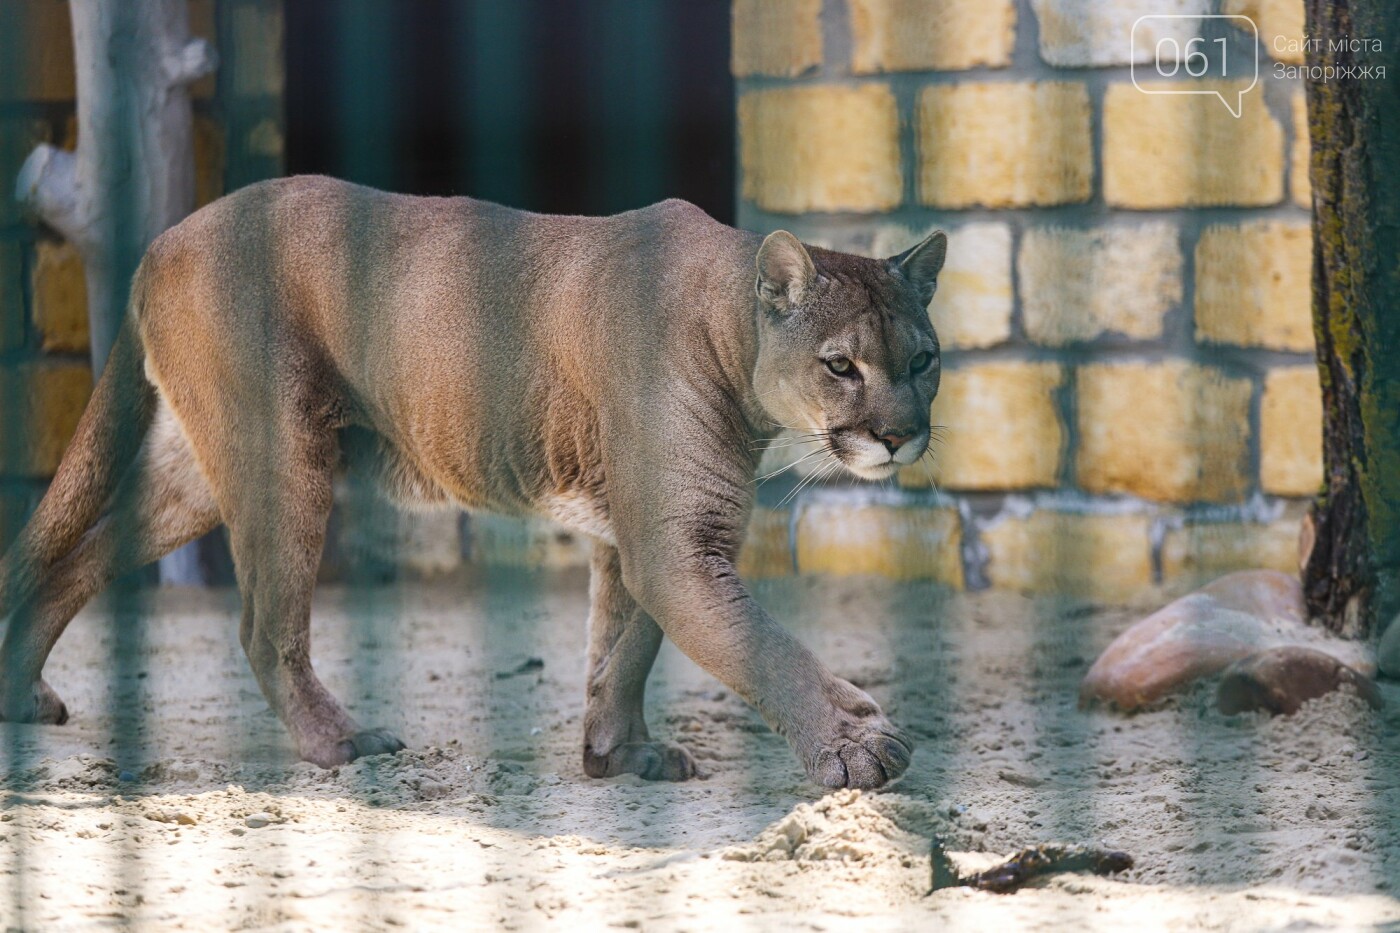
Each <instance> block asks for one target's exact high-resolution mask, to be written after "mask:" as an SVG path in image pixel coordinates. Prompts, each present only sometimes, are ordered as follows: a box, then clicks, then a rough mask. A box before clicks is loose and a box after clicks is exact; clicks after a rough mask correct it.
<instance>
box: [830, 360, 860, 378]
mask: <svg viewBox="0 0 1400 933" xmlns="http://www.w3.org/2000/svg"><path fill="white" fill-rule="evenodd" d="M826 368H827V369H829V370H831V371H832V372H833V373H835V374H836V375H838V376H851V375H854V374H855V371H856V367H855V365H854V364H853V363H852V362H851V361H850V360H848V359H846V358H845V357H844V356H833V357H831V358H829V359H827V360H826Z"/></svg>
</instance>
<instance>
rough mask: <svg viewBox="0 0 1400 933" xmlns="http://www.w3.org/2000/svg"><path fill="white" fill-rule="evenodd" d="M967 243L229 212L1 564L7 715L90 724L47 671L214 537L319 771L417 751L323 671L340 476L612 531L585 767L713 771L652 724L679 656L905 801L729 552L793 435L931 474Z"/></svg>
mask: <svg viewBox="0 0 1400 933" xmlns="http://www.w3.org/2000/svg"><path fill="white" fill-rule="evenodd" d="M944 242H945V240H944V238H943V237H942V234H935V235H934V236H932V237H930V238H929V239H928V240H926V241H925V242H924V243H922V244H920V245H919V246H917V247H915V248H914V249H913V250H910V251H909V252H908V253H905V254H902V255H901V256H898V257H894V258H893V259H890V260H886V261H877V260H867V259H860V258H857V257H854V256H847V255H843V254H840V253H831V252H827V251H823V250H808V249H806V248H805V247H803V246H802V245H801V244H799V243H798V242H797V241H796V239H795V238H793V237H791V235H789V234H782V233H780V234H774V235H773V236H772V237H769V238H768V239H767V240H766V241H763V242H760V239H759V238H758V237H755V236H753V235H751V234H747V233H743V232H740V231H737V230H733V229H731V228H729V227H725V226H723V225H721V224H718V223H716V222H715V221H713V220H711V219H710V218H709V217H707V216H705V214H704V213H703V212H701V211H699V210H698V209H697V208H695V207H693V206H691V205H688V204H685V203H683V202H679V201H668V202H665V203H663V204H659V205H655V206H653V207H649V208H646V209H643V210H640V211H633V212H631V213H628V214H622V215H618V216H616V217H607V218H585V217H554V216H542V215H533V214H526V213H522V212H518V211H513V210H509V209H507V208H503V207H499V206H496V205H492V204H486V203H483V202H478V201H473V200H470V199H467V198H453V199H433V198H414V197H406V196H401V195H392V194H385V193H382V192H377V191H372V190H369V189H365V188H359V187H355V186H353V185H349V184H345V183H342V182H337V181H333V180H330V179H325V178H310V177H308V178H292V179H284V180H281V181H275V182H268V183H264V184H259V185H254V186H251V187H249V188H245V189H243V190H242V191H240V192H238V193H237V194H234V195H231V196H229V197H227V198H224V199H222V200H220V201H218V202H216V203H215V204H213V205H211V206H209V207H207V208H205V209H204V210H201V211H200V212H198V213H197V214H195V215H193V216H191V217H190V218H189V219H187V220H185V221H184V222H183V223H181V224H180V225H179V226H177V227H175V228H174V229H172V230H170V231H168V232H167V233H165V234H164V235H163V236H161V237H160V238H159V239H158V240H157V241H156V242H155V243H154V244H153V245H152V246H151V248H150V250H149V251H148V253H147V255H146V258H145V260H144V262H143V263H142V269H141V271H140V273H139V274H138V278H137V284H136V286H135V288H134V290H133V299H132V306H131V313H130V317H129V320H128V322H127V326H126V328H125V329H124V331H123V334H122V336H121V338H120V339H119V341H118V345H117V348H116V350H115V351H114V354H113V358H112V361H111V363H110V365H109V367H108V369H107V371H106V372H105V373H104V375H103V377H102V380H101V381H100V384H99V387H98V389H97V391H96V393H95V395H94V400H93V402H92V405H91V406H90V408H89V410H88V412H87V413H86V414H85V415H84V418H83V420H82V422H81V424H80V427H79V429H78V433H77V435H76V437H75V439H74V442H73V444H72V446H71V448H70V450H69V451H68V453H67V455H66V456H65V458H64V461H63V464H62V466H61V467H60V470H59V473H58V476H57V477H56V478H55V481H54V484H53V487H52V489H51V491H50V493H49V495H48V496H47V497H46V498H45V500H44V502H43V503H42V504H41V505H40V507H39V509H38V511H37V512H36V515H35V517H34V520H33V521H32V523H31V525H30V526H29V527H28V528H27V529H26V530H25V532H24V533H23V534H22V535H21V537H20V539H19V541H18V542H17V543H16V545H15V546H14V548H13V549H12V550H11V552H10V554H8V555H7V556H6V559H5V561H4V563H3V565H0V612H3V613H6V614H9V615H10V616H11V622H10V625H9V628H8V630H7V632H6V637H5V641H4V645H3V647H0V677H2V678H3V681H2V682H0V718H5V719H10V720H22V721H40V722H57V721H62V720H63V719H64V718H66V716H67V711H66V709H65V708H64V706H63V704H62V703H61V701H59V700H58V698H57V696H56V695H55V694H54V693H53V691H52V690H50V689H49V687H48V685H47V684H45V683H44V682H43V680H42V679H41V676H40V675H41V671H42V668H43V665H44V661H45V659H46V658H47V656H48V653H49V650H50V649H51V648H52V646H53V644H54V642H55V641H56V640H57V638H58V636H59V635H60V634H61V633H62V631H63V628H64V627H65V626H66V625H67V623H68V621H69V619H71V618H72V615H73V614H74V613H75V612H76V611H77V610H78V609H79V608H80V607H81V606H82V604H83V603H84V602H86V601H87V599H89V598H90V597H91V596H92V595H93V594H94V593H95V592H97V590H99V589H100V588H101V587H102V586H103V585H105V584H106V583H107V582H108V581H110V580H111V579H112V578H113V577H114V576H116V575H117V574H120V573H122V572H124V571H125V570H127V569H130V568H131V567H132V566H137V565H139V564H141V563H145V562H148V561H151V560H155V559H156V558H158V557H160V556H161V555H163V554H165V553H167V552H168V551H170V550H172V549H173V548H175V547H177V546H179V545H180V544H182V543H184V542H185V541H188V540H190V539H191V538H193V537H195V536H197V535H199V534H202V533H204V532H205V531H207V530H208V529H209V528H212V527H214V526H216V525H217V524H218V523H220V522H222V523H224V524H226V525H227V526H228V528H229V534H230V542H231V545H232V549H233V554H234V560H235V563H236V567H237V573H238V580H239V587H240V591H241V593H242V595H243V601H244V609H243V623H242V626H241V629H240V637H241V640H242V643H243V646H244V649H245V651H246V652H247V654H248V657H249V660H250V662H251V663H252V666H253V669H254V671H255V673H256V674H257V677H258V682H259V684H260V685H261V687H262V689H263V692H264V694H265V695H266V696H267V699H268V701H269V703H270V704H271V705H272V707H273V709H274V710H276V712H277V713H278V715H279V716H280V717H281V718H282V720H283V722H284V723H286V725H287V727H288V729H289V731H290V732H291V734H292V737H293V739H294V740H295V741H296V744H297V747H298V750H299V751H300V753H301V754H302V756H303V757H305V758H306V759H308V760H310V761H313V762H316V763H318V764H321V765H326V766H331V765H335V764H339V763H342V762H345V761H348V760H350V759H352V758H355V757H357V756H360V755H365V754H373V753H378V752H388V751H394V750H396V749H398V748H401V747H402V745H401V744H400V743H399V742H398V740H397V739H395V738H394V737H393V736H390V735H388V734H387V733H384V732H383V731H380V730H365V729H362V728H361V727H360V726H359V725H358V724H357V723H356V722H355V721H354V720H353V719H352V718H351V717H350V715H349V714H348V713H347V712H346V711H345V710H344V708H343V707H342V706H341V705H340V704H339V703H338V702H337V701H336V700H335V699H334V698H333V697H332V696H331V695H330V693H329V692H328V691H327V690H326V689H325V687H324V686H322V685H321V683H320V681H319V680H318V679H317V677H316V675H315V673H314V672H313V671H312V669H311V655H310V639H309V631H310V630H309V617H310V606H311V590H312V585H313V583H314V579H315V573H316V567H317V563H318V562H319V559H320V555H321V548H322V544H323V539H324V535H325V529H326V521H327V517H328V515H329V513H330V508H331V480H332V475H333V472H334V471H335V470H336V469H337V468H338V467H339V466H340V464H341V462H342V460H348V461H349V462H350V465H351V468H352V469H365V470H369V471H372V472H373V473H374V474H375V475H376V476H377V477H378V479H379V481H380V482H381V483H382V484H383V485H384V486H385V487H386V489H387V490H388V491H389V493H390V494H391V495H392V496H394V497H395V498H396V499H398V500H399V501H402V502H406V503H410V504H416V505H421V506H425V507H443V506H449V507H459V508H471V509H491V510H495V511H499V512H503V513H507V514H517V515H523V514H543V515H545V516H548V517H550V518H553V519H555V520H557V521H560V522H562V523H564V524H566V525H569V526H571V527H573V528H576V529H577V530H579V531H580V532H582V533H584V534H587V535H589V536H591V537H592V538H593V539H595V552H594V558H593V583H592V601H593V608H592V614H591V617H590V621H589V625H590V649H589V678H588V706H587V713H586V715H585V727H584V733H585V734H584V768H585V770H586V771H587V773H589V774H590V775H610V774H618V773H623V772H633V773H638V774H641V775H643V776H645V777H649V778H667V779H682V778H685V777H688V776H690V775H692V774H693V773H694V770H695V768H694V763H693V762H692V761H691V759H690V756H689V755H688V753H686V752H685V751H684V750H683V749H682V748H680V747H679V746H676V745H673V744H668V743H664V742H659V741H655V740H653V739H651V737H650V735H649V734H648V732H647V727H646V722H645V719H644V717H643V713H642V697H643V692H644V688H645V681H646V676H647V672H648V670H649V669H650V667H651V663H652V660H653V659H654V657H655V655H656V651H657V648H658V647H659V645H660V641H661V638H662V637H663V633H664V635H666V636H669V637H670V638H672V639H673V640H674V641H675V642H676V643H677V645H678V646H679V647H680V648H681V650H683V651H684V652H686V653H687V654H688V655H690V657H692V658H693V659H695V660H696V661H697V662H698V663H699V664H701V665H702V666H703V667H705V668H706V669H707V670H709V671H710V672H711V673H713V674H714V675H715V676H717V677H718V678H720V679H721V680H722V681H723V682H724V683H726V684H727V685H729V686H730V687H731V688H732V689H734V690H735V691H736V692H738V693H739V694H740V695H741V696H743V697H744V698H745V699H747V700H748V701H749V702H751V703H753V704H754V705H755V706H756V707H757V708H758V710H759V711H760V712H761V713H762V714H763V716H764V718H765V719H766V720H767V721H768V722H769V723H770V724H771V725H772V726H773V728H774V729H775V730H777V731H779V732H780V733H782V734H783V735H785V736H786V737H787V738H788V740H789V741H790V742H791V743H792V746H793V748H794V750H795V751H796V752H797V754H798V757H799V758H800V760H801V761H802V763H803V765H804V766H805V767H806V769H807V771H808V773H809V774H810V775H811V776H812V778H813V779H814V780H816V781H818V782H819V783H822V784H825V785H828V786H860V787H871V786H878V785H880V784H883V783H885V782H886V781H887V780H889V779H892V778H894V777H896V776H897V775H899V774H900V773H901V772H902V771H903V770H904V768H905V767H906V766H907V764H908V759H909V748H910V745H909V742H908V740H907V739H906V738H904V737H903V736H902V734H900V733H899V732H898V731H897V730H895V729H894V727H893V726H891V725H890V723H889V722H888V721H887V720H886V719H885V717H884V716H883V715H882V714H881V712H880V710H879V708H878V706H876V704H875V703H874V702H873V701H872V700H871V699H870V697H868V696H867V695H866V694H865V693H863V692H862V691H860V690H858V689H857V688H855V687H853V686H852V685H850V684H849V683H847V682H845V681H843V680H841V679H839V678H837V677H835V676H834V675H833V674H831V673H830V672H829V671H827V669H826V668H825V667H823V666H822V665H821V663H820V662H819V661H818V660H817V659H816V658H815V657H814V656H813V655H812V654H811V653H810V652H809V651H807V650H806V649H805V648H803V647H802V646H801V645H800V644H798V643H797V642H796V641H795V640H794V639H793V638H792V637H791V636H790V635H788V634H787V633H786V632H785V631H784V630H783V629H782V628H781V627H779V626H778V625H777V624H776V623H774V622H773V620H772V619H771V618H770V617H769V616H768V615H767V614H766V613H765V612H764V611H763V610H762V609H761V608H760V607H759V606H758V605H757V604H755V603H754V601H753V600H752V599H751V598H750V597H749V595H748V592H747V590H746V589H745V588H744V586H743V584H742V583H741V582H740V581H739V579H738V576H737V574H736V573H735V570H734V559H735V555H736V554H737V552H738V549H739V546H740V544H741V542H742V539H743V532H744V527H745V524H746V522H747V518H748V513H749V510H750V508H751V506H752V502H753V496H754V484H753V479H754V468H755V465H756V462H757V457H758V449H757V445H759V444H761V443H762V442H763V441H764V440H765V439H768V438H771V437H773V436H774V435H775V434H777V433H778V432H779V431H780V430H782V429H783V427H784V426H804V425H814V426H817V427H818V428H820V434H818V435H817V436H815V437H813V438H811V442H812V443H813V444H814V445H817V449H819V450H822V451H825V455H826V456H830V457H832V458H834V461H835V462H839V463H841V464H844V465H845V466H846V467H847V468H849V469H851V470H852V471H854V472H857V473H859V474H861V475H866V476H884V475H889V474H890V473H891V472H893V470H895V469H897V468H898V466H899V465H901V464H904V463H907V462H911V461H912V459H916V458H917V457H918V456H919V455H920V454H921V453H922V452H923V450H924V448H925V447H926V445H927V441H928V404H929V401H930V400H931V398H932V396H933V394H934V392H935V391H936V389H937V383H938V368H937V353H938V346H937V340H936V338H935V337H934V335H933V331H932V328H931V327H930V326H929V323H928V317H927V314H926V311H925V307H926V305H927V302H928V299H929V297H931V295H932V291H933V285H934V279H935V277H936V275H937V272H938V268H939V266H941V264H942V257H943V249H944ZM843 360H845V361H849V364H850V365H849V367H846V364H845V363H844V362H842V361H843ZM843 367H844V368H845V372H844V373H843V374H840V375H838V374H837V373H836V370H837V369H842V368H843ZM128 465H130V468H129V469H128Z"/></svg>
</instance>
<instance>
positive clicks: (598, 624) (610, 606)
mask: <svg viewBox="0 0 1400 933" xmlns="http://www.w3.org/2000/svg"><path fill="white" fill-rule="evenodd" d="M590 590H591V596H592V604H593V605H592V609H591V611H590V615H589V619H588V706H587V709H586V711H585V713H584V717H583V770H584V771H585V772H586V773H587V774H588V775H589V776H590V777H611V776H613V775H617V774H637V775H641V776H642V777H644V778H646V779H647V780H653V781H684V780H686V779H687V778H690V777H694V776H695V762H694V760H693V759H692V758H691V757H690V753H689V752H687V751H686V750H685V749H684V748H682V747H681V746H679V745H673V744H671V743H669V742H658V741H654V740H653V739H652V738H651V735H650V734H649V733H648V732H647V724H646V719H645V717H644V716H643V712H642V705H643V695H644V693H645V691H646V681H647V674H648V673H649V672H650V671H651V664H652V662H653V661H654V660H656V652H657V650H658V649H660V647H661V629H660V628H659V627H658V626H657V624H656V622H655V621H654V620H653V619H652V618H651V616H649V615H647V614H646V613H645V612H644V611H642V609H641V607H640V606H638V605H637V603H636V601H634V600H633V599H632V596H631V594H630V593H628V592H627V588H626V587H624V586H623V585H622V565H621V563H620V561H619V560H618V556H617V549H616V548H613V547H609V546H607V545H605V544H603V543H602V542H597V543H595V544H594V547H593V570H592V581H591V583H590Z"/></svg>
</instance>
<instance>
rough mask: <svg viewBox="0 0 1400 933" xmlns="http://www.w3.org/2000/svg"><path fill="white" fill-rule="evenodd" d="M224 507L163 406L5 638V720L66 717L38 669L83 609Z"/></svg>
mask: <svg viewBox="0 0 1400 933" xmlns="http://www.w3.org/2000/svg"><path fill="white" fill-rule="evenodd" d="M218 523H219V513H218V510H217V509H216V508H215V505H214V499H213V496H212V494H211V493H210V491H209V487H208V484H206V483H205V481H204V478H203V477H202V476H201V475H200V473H199V470H198V468H197V466H196V465H195V461H194V455H193V453H192V452H191V451H190V448H189V444H188V443H187V442H186V441H185V438H184V437H183V435H182V434H181V433H180V429H179V427H178V426H177V425H176V423H175V421H174V419H173V417H171V414H170V411H169V409H168V408H165V407H164V406H162V407H161V409H160V410H159V411H158V412H157V414H156V418H155V422H154V424H153V425H152V428H151V431H150V433H149V434H148V435H147V437H146V440H145V443H144V445H143V446H142V449H141V452H140V454H139V455H138V456H137V459H136V461H135V462H134V463H133V464H132V467H131V469H130V471H129V472H128V473H127V474H126V476H125V477H123V479H122V482H121V484H120V485H119V486H118V487H117V490H116V492H115V493H113V497H112V502H111V505H110V507H109V509H108V511H107V513H106V514H104V515H103V516H102V517H101V518H100V519H98V521H97V523H96V524H95V525H93V527H92V528H90V529H88V531H87V533H86V534H85V535H84V536H83V537H82V538H81V539H80V540H79V542H78V544H77V545H75V546H74V548H73V550H72V551H70V552H69V553H68V555H67V556H66V557H64V558H62V559H61V560H59V561H58V562H57V563H55V564H54V565H53V566H52V567H50V568H49V569H48V571H47V573H46V574H45V578H44V580H43V582H42V583H41V585H40V587H39V590H38V591H37V592H36V593H35V595H34V598H33V599H32V600H30V602H29V603H28V604H26V605H24V606H21V607H20V608H19V609H18V610H17V611H16V612H15V614H14V616H13V617H12V618H11V620H10V625H9V628H8V630H7V631H6V632H5V640H4V643H3V645H0V672H2V673H0V720H8V721H11V722H44V723H63V722H65V721H66V720H67V719H68V710H67V707H65V706H64V704H63V701H62V700H60V699H59V698H58V695H57V694H56V693H54V691H53V690H52V688H50V687H49V685H48V684H47V683H45V682H44V681H43V679H42V678H41V676H40V674H41V672H42V671H43V668H44V663H45V662H46V661H47V660H48V656H49V652H50V651H51V650H52V649H53V646H54V644H55V643H56V642H57V641H58V639H59V636H61V635H62V634H63V630H64V629H65V628H67V627H68V623H69V622H70V621H71V620H72V618H73V616H74V615H76V614H77V612H78V610H79V609H81V608H82V607H83V606H84V605H86V604H87V601H88V600H89V599H91V598H92V597H93V596H94V595H96V594H97V593H98V592H100V591H101V590H102V589H103V588H104V587H106V586H107V584H108V583H110V582H112V581H113V580H114V579H116V578H117V577H120V576H122V575H124V574H126V573H129V572H130V571H132V570H135V569H136V568H138V567H142V566H144V565H146V564H149V563H151V562H152V561H155V560H159V559H160V558H161V557H164V556H165V555H166V554H168V553H170V552H171V551H173V550H175V549H176V548H177V547H180V546H181V545H183V544H185V543H187V542H189V541H191V540H193V539H194V538H197V537H199V536H200V535H202V534H204V533H205V532H208V531H210V530H212V529H213V528H215V527H216V526H217V525H218Z"/></svg>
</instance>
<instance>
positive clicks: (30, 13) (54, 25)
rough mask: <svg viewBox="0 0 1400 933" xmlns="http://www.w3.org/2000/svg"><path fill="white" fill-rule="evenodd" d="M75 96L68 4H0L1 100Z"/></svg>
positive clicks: (42, 0)
mask: <svg viewBox="0 0 1400 933" xmlns="http://www.w3.org/2000/svg"><path fill="white" fill-rule="evenodd" d="M76 95H77V86H76V78H75V73H74V69H73V25H72V20H71V18H70V17H69V13H68V4H67V3H66V2H64V0H4V3H3V4H0V101H37V102H46V103H47V102H52V101H69V100H73V99H74V98H75V97H76Z"/></svg>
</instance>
